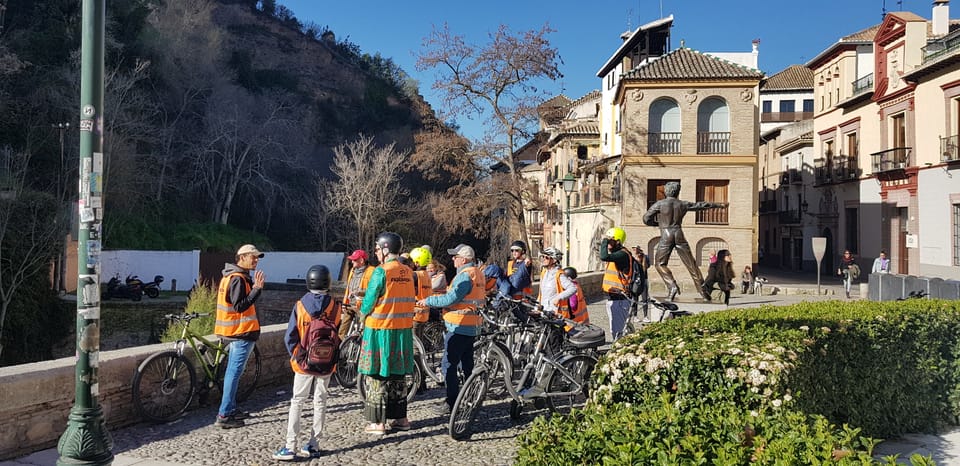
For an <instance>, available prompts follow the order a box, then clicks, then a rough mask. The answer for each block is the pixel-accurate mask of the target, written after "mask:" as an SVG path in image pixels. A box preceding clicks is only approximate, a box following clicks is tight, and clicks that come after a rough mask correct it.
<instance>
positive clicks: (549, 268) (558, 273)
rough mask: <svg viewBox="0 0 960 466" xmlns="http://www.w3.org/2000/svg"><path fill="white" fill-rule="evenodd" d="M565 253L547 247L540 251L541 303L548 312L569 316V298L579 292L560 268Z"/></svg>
mask: <svg viewBox="0 0 960 466" xmlns="http://www.w3.org/2000/svg"><path fill="white" fill-rule="evenodd" d="M562 259H563V253H562V252H560V251H558V250H557V249H556V248H546V249H544V250H543V252H541V253H540V260H541V263H540V264H541V272H540V297H539V301H540V304H542V305H543V310H544V311H547V312H557V313H561V314H563V315H564V316H565V317H567V316H569V315H570V313H569V308H570V305H569V303H568V299H569V298H570V297H571V296H574V295H576V294H577V285H576V283H574V282H573V280H571V279H570V278H569V277H567V276H566V275H564V273H563V270H562V269H561V268H560V261H561V260H562Z"/></svg>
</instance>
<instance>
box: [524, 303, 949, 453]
mask: <svg viewBox="0 0 960 466" xmlns="http://www.w3.org/2000/svg"><path fill="white" fill-rule="evenodd" d="M958 416H960V302H955V301H924V300H911V301H908V302H896V303H870V302H856V303H846V302H826V303H824V302H820V303H802V304H797V305H794V306H789V307H779V308H774V307H767V308H762V309H750V310H732V311H724V312H716V313H708V314H703V315H698V316H694V317H685V318H683V319H677V320H674V321H670V322H668V323H664V324H660V325H656V326H651V327H648V328H647V329H644V331H642V332H640V333H638V334H635V335H632V336H630V337H628V338H624V339H621V340H620V341H618V342H617V343H616V344H615V345H614V347H613V348H612V349H611V350H610V351H609V352H608V353H607V355H605V356H604V357H603V358H601V360H600V361H599V363H598V365H597V367H596V369H595V370H594V374H593V379H592V381H591V396H590V400H589V401H588V403H587V405H586V406H585V407H584V409H583V410H582V411H580V412H576V413H574V414H573V415H571V416H568V417H559V416H554V417H553V418H551V419H548V420H541V421H537V422H536V423H535V424H534V425H533V426H532V428H531V429H530V431H528V432H526V433H524V434H523V435H522V436H521V437H520V439H519V440H518V441H519V443H520V447H521V448H520V450H519V453H518V458H517V460H518V461H517V462H518V463H520V464H824V463H830V464H878V463H880V462H877V461H875V460H873V459H872V457H871V453H872V449H873V446H874V445H875V444H876V443H877V442H878V441H876V440H873V439H872V437H876V436H880V437H889V436H894V435H898V434H901V433H905V432H924V431H935V430H938V429H939V428H941V427H943V426H945V425H946V424H950V423H955V422H956V419H958ZM910 462H911V464H913V465H924V464H932V463H931V462H929V459H927V458H923V457H919V456H916V457H914V458H911V459H910ZM894 463H895V462H894V461H893V460H892V459H890V458H887V459H884V462H882V464H894Z"/></svg>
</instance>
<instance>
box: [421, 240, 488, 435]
mask: <svg viewBox="0 0 960 466" xmlns="http://www.w3.org/2000/svg"><path fill="white" fill-rule="evenodd" d="M447 254H450V255H451V256H453V266H454V267H456V268H457V275H456V276H454V277H453V281H451V282H450V286H449V287H448V289H447V293H446V294H443V295H439V296H436V295H435V296H430V297H429V298H427V299H422V300H420V301H418V302H417V304H418V305H420V306H430V307H440V308H446V309H447V311H446V312H445V313H444V314H443V321H444V324H445V325H446V327H447V332H446V333H445V334H444V337H443V344H444V351H443V361H442V363H441V370H442V371H443V373H444V385H445V388H446V392H447V396H446V398H445V399H444V400H443V401H442V402H440V403H439V404H438V405H437V408H436V410H437V412H438V413H439V414H441V415H445V416H446V415H449V414H450V410H451V408H453V403H454V402H455V401H457V395H459V394H460V376H459V375H458V374H457V367H459V368H460V369H462V370H463V378H464V380H466V378H467V377H469V376H470V373H472V372H473V343H474V340H475V339H476V337H477V335H478V334H479V333H480V324H481V321H482V319H481V317H480V312H479V311H478V308H479V307H480V306H483V305H484V304H485V302H486V301H485V292H484V285H485V282H486V278H485V277H484V276H483V272H482V271H481V270H480V268H478V267H477V266H476V264H475V263H474V261H475V260H476V253H475V252H474V251H473V248H472V247H470V246H467V245H466V244H459V245H457V247H455V248H453V249H448V250H447Z"/></svg>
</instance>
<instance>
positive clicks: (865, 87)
mask: <svg viewBox="0 0 960 466" xmlns="http://www.w3.org/2000/svg"><path fill="white" fill-rule="evenodd" d="M872 90H873V73H870V74H868V75H866V76H864V77H862V78H860V79H858V80H856V81H854V82H853V93H852V94H850V96H851V97H855V96H858V95H860V94H863V93H864V92H870V91H872Z"/></svg>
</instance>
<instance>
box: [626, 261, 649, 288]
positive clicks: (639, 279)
mask: <svg viewBox="0 0 960 466" xmlns="http://www.w3.org/2000/svg"><path fill="white" fill-rule="evenodd" d="M646 272H647V271H646V270H644V268H643V264H641V263H640V261H639V260H637V259H636V258H635V257H633V255H631V256H630V289H629V290H627V291H629V292H630V295H631V296H633V297H634V298H638V297H640V295H642V294H643V292H644V291H645V290H646V288H647V273H646Z"/></svg>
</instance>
